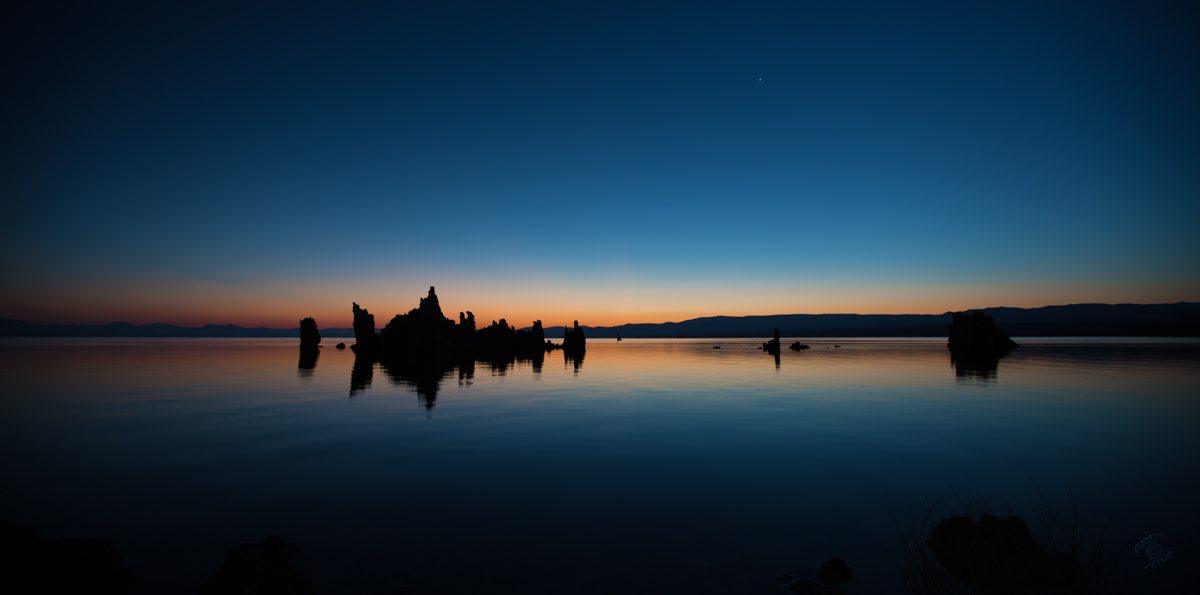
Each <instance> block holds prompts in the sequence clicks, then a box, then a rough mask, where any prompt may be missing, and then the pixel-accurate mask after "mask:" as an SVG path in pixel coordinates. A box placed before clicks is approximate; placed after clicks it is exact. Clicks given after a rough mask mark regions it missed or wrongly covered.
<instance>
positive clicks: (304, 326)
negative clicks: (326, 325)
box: [300, 316, 321, 351]
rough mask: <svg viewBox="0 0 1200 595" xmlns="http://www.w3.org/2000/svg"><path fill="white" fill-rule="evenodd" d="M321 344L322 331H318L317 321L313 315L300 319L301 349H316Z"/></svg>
mask: <svg viewBox="0 0 1200 595" xmlns="http://www.w3.org/2000/svg"><path fill="white" fill-rule="evenodd" d="M320 344H321V333H319V332H317V321H316V320H313V319H312V317H311V316H310V317H308V318H305V319H304V320H301V321H300V349H301V350H305V349H311V350H314V351H315V350H316V349H317V347H318V346H319V345H320Z"/></svg>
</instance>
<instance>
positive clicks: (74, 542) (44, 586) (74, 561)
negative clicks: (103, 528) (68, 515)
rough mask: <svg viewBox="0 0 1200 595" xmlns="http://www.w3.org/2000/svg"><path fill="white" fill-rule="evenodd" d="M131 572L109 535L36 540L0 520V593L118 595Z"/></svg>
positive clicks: (28, 530)
mask: <svg viewBox="0 0 1200 595" xmlns="http://www.w3.org/2000/svg"><path fill="white" fill-rule="evenodd" d="M135 580H136V576H135V575H134V573H133V571H132V570H130V569H128V568H126V567H125V565H124V564H122V563H121V553H120V552H119V551H117V547H116V546H115V545H113V542H112V540H109V539H52V540H49V541H41V540H39V539H38V537H37V533H36V532H34V530H33V527H18V526H15V525H11V524H9V523H8V521H4V520H0V593H30V594H34V593H38V594H46V595H68V594H74V593H95V594H97V595H123V594H124V593H128V592H129V590H130V589H132V588H133V584H134V582H135Z"/></svg>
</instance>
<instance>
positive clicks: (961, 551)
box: [925, 514, 1079, 593]
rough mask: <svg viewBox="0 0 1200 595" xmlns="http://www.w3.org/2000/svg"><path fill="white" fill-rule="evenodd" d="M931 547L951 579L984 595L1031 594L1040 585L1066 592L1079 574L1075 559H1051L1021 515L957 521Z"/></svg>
mask: <svg viewBox="0 0 1200 595" xmlns="http://www.w3.org/2000/svg"><path fill="white" fill-rule="evenodd" d="M925 542H926V543H927V544H928V545H929V549H930V550H932V551H933V553H934V556H936V557H937V560H938V562H939V563H941V565H942V567H944V568H945V569H946V571H947V572H949V573H950V576H952V577H954V578H955V579H956V580H959V581H962V582H963V583H966V584H967V585H968V586H970V587H971V588H973V589H975V590H976V591H978V592H981V593H1028V592H1029V591H1031V590H1033V589H1034V588H1037V587H1039V586H1040V587H1046V588H1048V589H1052V590H1060V591H1061V590H1066V589H1069V588H1070V587H1071V586H1072V585H1074V584H1075V581H1076V580H1077V579H1078V575H1079V562H1078V560H1076V558H1075V556H1073V555H1071V554H1063V553H1058V554H1051V555H1049V556H1047V555H1046V552H1045V550H1043V549H1042V546H1041V545H1039V544H1038V542H1037V540H1035V539H1034V537H1033V535H1032V534H1031V533H1030V531H1029V526H1028V525H1026V524H1025V521H1024V520H1023V519H1022V518H1021V517H1018V516H1010V517H1008V518H1006V519H1004V520H1000V519H999V518H998V517H996V516H993V515H990V514H985V515H983V516H981V517H979V520H978V521H976V520H974V519H972V518H971V517H969V516H951V517H948V518H944V519H942V520H941V522H939V523H938V524H937V526H936V527H934V528H933V530H932V531H930V533H929V537H928V538H927V539H926V540H925Z"/></svg>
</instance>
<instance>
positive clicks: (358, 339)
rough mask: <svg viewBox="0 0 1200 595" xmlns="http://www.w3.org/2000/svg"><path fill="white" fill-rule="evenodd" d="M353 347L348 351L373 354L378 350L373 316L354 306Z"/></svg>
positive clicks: (377, 338) (377, 337)
mask: <svg viewBox="0 0 1200 595" xmlns="http://www.w3.org/2000/svg"><path fill="white" fill-rule="evenodd" d="M353 311H354V345H351V346H350V349H351V350H353V351H354V352H355V353H363V354H368V355H370V354H374V353H376V352H377V351H378V350H379V335H377V334H375V316H374V315H372V314H371V313H370V312H367V310H366V309H365V308H359V307H358V304H357V303H356V304H354V309H353Z"/></svg>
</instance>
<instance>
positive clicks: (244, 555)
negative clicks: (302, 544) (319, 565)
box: [200, 535, 314, 595]
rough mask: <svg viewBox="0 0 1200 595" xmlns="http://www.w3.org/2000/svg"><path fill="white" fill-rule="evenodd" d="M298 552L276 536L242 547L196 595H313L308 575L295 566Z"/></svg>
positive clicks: (235, 550) (231, 553)
mask: <svg viewBox="0 0 1200 595" xmlns="http://www.w3.org/2000/svg"><path fill="white" fill-rule="evenodd" d="M299 554H300V549H299V548H297V547H296V546H294V545H292V544H290V543H288V542H286V541H284V540H283V538H282V537H280V536H278V535H271V536H268V537H267V538H265V539H263V540H262V541H260V542H258V543H243V544H242V545H239V546H237V547H236V548H234V549H233V551H231V552H229V557H228V558H226V559H225V564H224V565H223V566H221V569H220V570H218V571H217V573H216V574H214V575H213V576H212V578H210V579H208V581H206V582H205V583H204V584H203V585H200V595H235V594H236V595H243V594H246V595H249V594H251V593H263V594H267V593H270V594H271V595H314V594H313V590H312V583H311V581H310V580H309V578H308V573H307V572H305V571H304V570H303V569H301V568H298V567H297V566H296V565H295V560H296V556H297V555H299Z"/></svg>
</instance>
